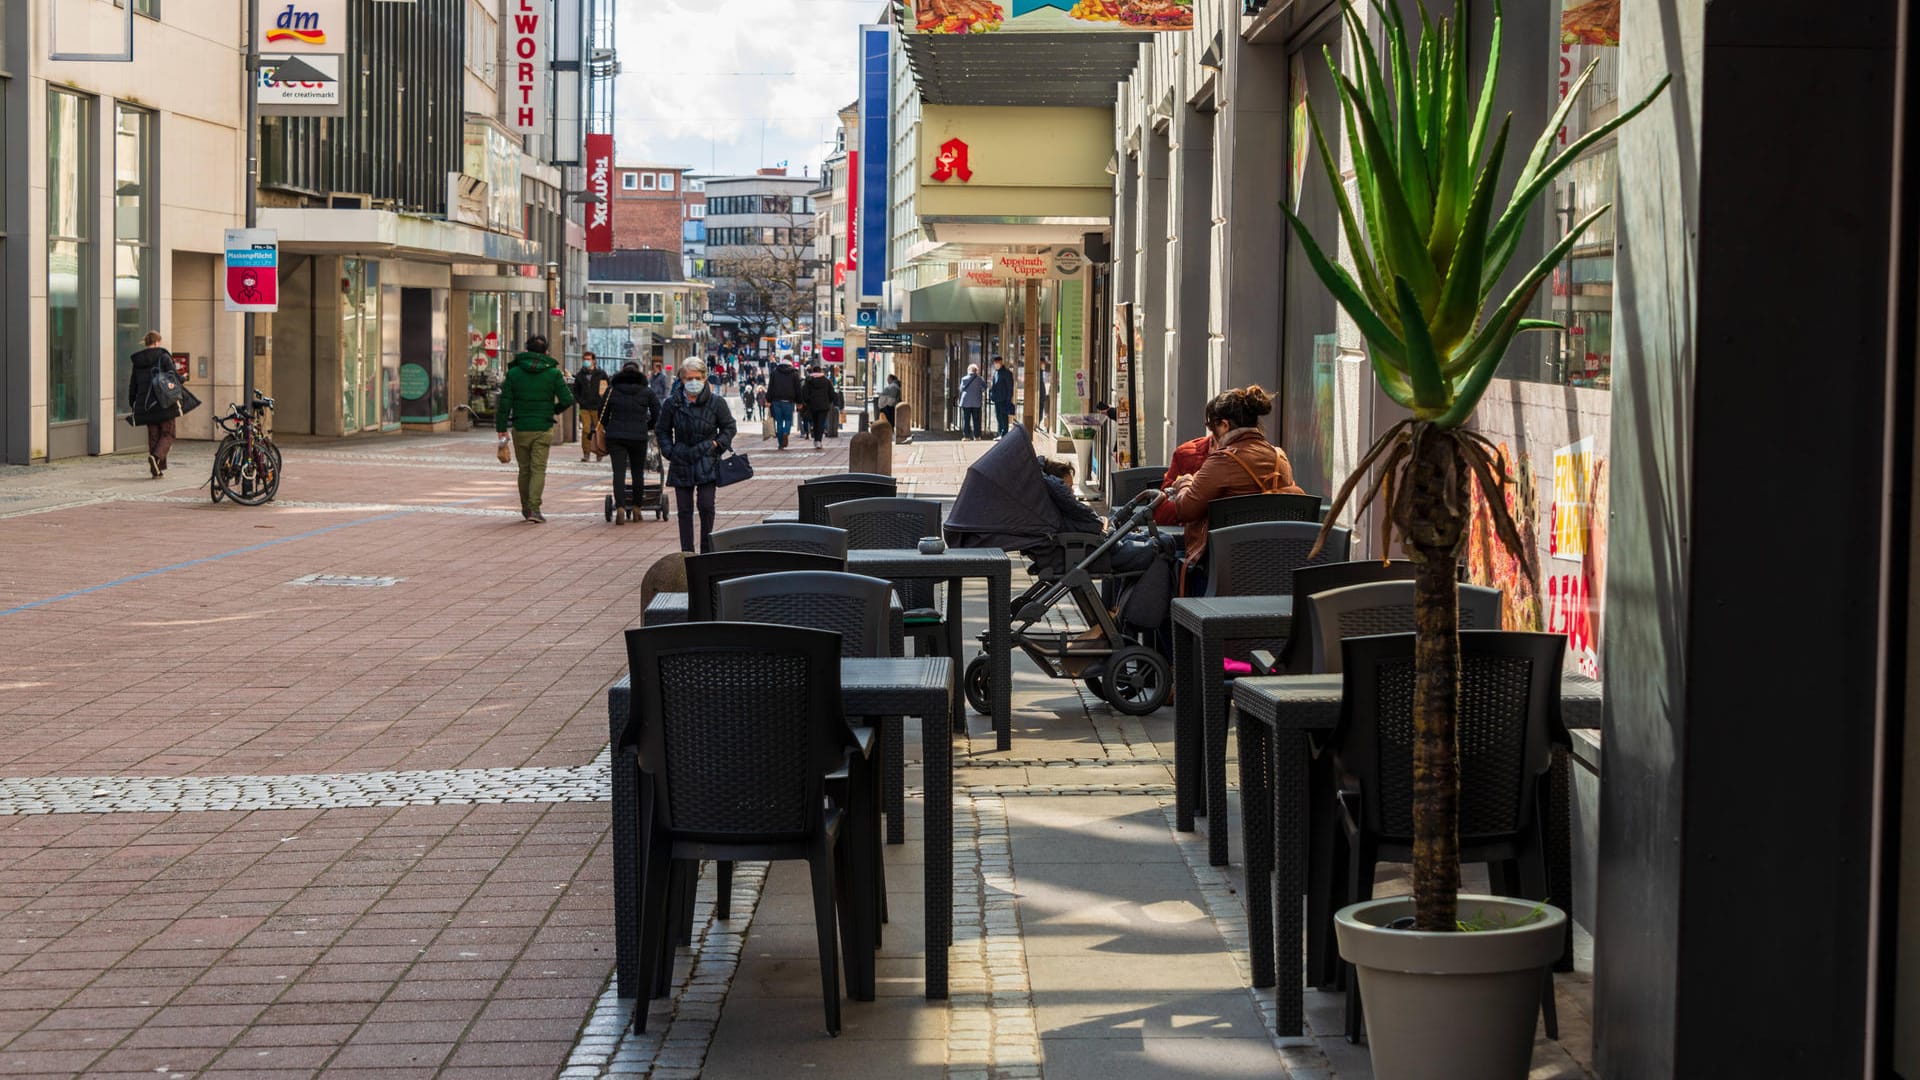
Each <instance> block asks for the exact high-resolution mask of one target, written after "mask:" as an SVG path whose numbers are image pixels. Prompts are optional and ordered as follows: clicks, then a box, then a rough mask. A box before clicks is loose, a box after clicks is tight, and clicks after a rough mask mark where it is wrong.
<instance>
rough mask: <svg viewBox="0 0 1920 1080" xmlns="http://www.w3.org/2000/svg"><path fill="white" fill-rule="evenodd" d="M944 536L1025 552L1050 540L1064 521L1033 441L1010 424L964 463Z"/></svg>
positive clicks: (973, 544)
mask: <svg viewBox="0 0 1920 1080" xmlns="http://www.w3.org/2000/svg"><path fill="white" fill-rule="evenodd" d="M946 531H947V540H948V542H949V543H951V544H953V545H954V546H955V547H997V548H1005V549H1006V550H1009V551H1029V550H1030V549H1034V548H1044V547H1046V546H1048V545H1051V544H1052V543H1053V537H1054V534H1056V533H1060V532H1065V531H1066V523H1065V522H1064V521H1063V520H1062V519H1061V516H1060V511H1059V510H1057V509H1055V507H1054V505H1053V500H1052V499H1051V498H1049V497H1048V496H1047V489H1046V483H1045V481H1044V480H1042V479H1041V473H1040V460H1039V458H1037V457H1035V456H1034V453H1033V440H1032V439H1031V438H1029V437H1028V436H1027V432H1026V429H1025V428H1023V427H1021V426H1020V425H1019V424H1015V425H1013V426H1012V427H1010V428H1008V429H1007V433H1006V434H1005V435H1004V436H1002V437H1001V438H1000V441H999V442H997V443H995V444H994V445H993V448H992V449H990V450H988V451H987V452H986V453H984V454H982V455H980V460H978V461H976V462H974V463H973V464H972V465H970V466H968V467H967V478H966V479H965V480H963V481H961V484H960V494H959V495H957V496H955V498H954V500H953V509H952V510H951V511H949V512H948V514H947V530H946Z"/></svg>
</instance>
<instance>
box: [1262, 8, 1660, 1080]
mask: <svg viewBox="0 0 1920 1080" xmlns="http://www.w3.org/2000/svg"><path fill="white" fill-rule="evenodd" d="M1375 9H1376V11H1378V12H1379V14H1380V18H1381V22H1382V24H1383V28H1384V37H1385V42H1384V52H1385V56H1384V57H1383V56H1382V55H1380V51H1381V50H1380V49H1377V48H1376V46H1375V45H1374V43H1373V42H1372V41H1371V40H1370V39H1369V37H1368V35H1367V32H1366V28H1365V26H1364V25H1362V23H1361V21H1360V18H1359V16H1358V15H1357V14H1355V12H1354V10H1353V8H1352V7H1351V6H1350V5H1349V6H1347V7H1346V11H1345V17H1346V22H1347V29H1348V32H1349V33H1350V34H1351V35H1352V36H1353V43H1354V45H1355V50H1354V51H1355V53H1356V56H1357V61H1358V62H1357V64H1356V65H1355V70H1354V72H1353V73H1352V75H1351V76H1348V75H1347V74H1344V73H1342V72H1341V70H1340V66H1339V64H1338V62H1337V61H1336V60H1335V59H1334V57H1333V55H1332V53H1331V52H1330V51H1329V52H1328V54H1327V63H1328V64H1329V65H1330V66H1332V68H1333V74H1334V78H1335V80H1336V84H1337V85H1338V87H1339V90H1340V106H1341V109H1342V112H1343V114H1344V115H1345V117H1346V121H1347V130H1348V131H1349V132H1350V133H1351V140H1352V154H1353V165H1354V172H1355V174H1356V180H1357V189H1358V205H1355V203H1354V202H1353V201H1352V200H1350V199H1349V197H1348V194H1347V189H1346V187H1345V186H1344V185H1343V184H1342V183H1341V177H1340V173H1339V166H1338V163H1337V162H1338V159H1336V158H1335V157H1334V156H1333V153H1332V150H1331V148H1330V146H1329V145H1328V142H1327V138H1326V133H1325V131H1324V130H1323V128H1322V126H1321V124H1320V120H1319V117H1318V116H1317V115H1316V114H1315V113H1314V112H1313V111H1309V113H1308V116H1309V121H1310V126H1311V130H1312V134H1313V139H1314V143H1315V146H1316V148H1317V150H1318V153H1319V156H1320V161H1321V164H1322V166H1323V167H1324V170H1325V174H1326V180H1327V184H1328V186H1329V187H1330V189H1331V191H1332V194H1333V196H1334V199H1335V202H1336V204H1337V206H1338V208H1339V215H1340V225H1341V229H1342V231H1343V234H1344V236H1345V239H1346V246H1347V254H1348V255H1349V256H1350V260H1349V264H1350V268H1349V266H1343V265H1341V264H1340V263H1338V262H1336V261H1335V260H1334V259H1332V258H1329V257H1328V255H1327V249H1326V247H1325V246H1323V245H1322V244H1320V243H1318V242H1316V240H1315V238H1314V236H1313V235H1312V232H1311V231H1310V230H1309V229H1308V228H1307V227H1306V224H1305V223H1304V222H1302V221H1301V220H1300V219H1299V218H1298V217H1297V216H1295V215H1294V213H1293V211H1292V210H1291V208H1286V207H1284V206H1283V209H1285V210H1286V213H1287V216H1288V218H1289V219H1290V220H1291V221H1292V223H1293V229H1294V233H1295V235H1296V236H1297V237H1298V238H1299V240H1300V242H1301V246H1302V248H1303V249H1304V250H1305V252H1306V258H1307V261H1308V262H1309V263H1310V264H1311V265H1312V267H1313V270H1314V272H1315V274H1317V275H1318V276H1319V278H1320V279H1321V281H1322V282H1323V283H1324V284H1325V285H1326V287H1327V289H1328V290H1329V291H1330V292H1331V293H1332V294H1333V296H1334V298H1335V300H1336V301H1337V302H1338V303H1339V304H1340V306H1341V307H1342V308H1343V309H1345V311H1346V312H1347V314H1348V315H1349V316H1351V317H1352V319H1353V321H1354V323H1355V324H1356V325H1357V326H1358V328H1359V330H1360V333H1361V334H1362V335H1363V336H1364V337H1365V339H1366V342H1367V345H1368V350H1367V351H1368V357H1369V359H1370V361H1371V364H1372V368H1373V372H1374V376H1375V377H1376V379H1377V380H1378V381H1379V383H1380V386H1381V389H1382V390H1383V391H1384V392H1385V393H1386V395H1387V396H1388V397H1390V398H1392V399H1393V400H1394V401H1395V402H1397V403H1399V404H1400V405H1402V406H1404V407H1405V408H1406V409H1407V410H1408V411H1409V412H1410V413H1411V414H1412V415H1411V416H1409V417H1407V418H1406V419H1404V420H1401V421H1400V422H1398V423H1396V424H1394V425H1393V426H1392V427H1391V428H1389V429H1388V430H1387V432H1386V433H1385V434H1384V435H1383V436H1382V437H1381V438H1380V439H1379V440H1378V441H1377V442H1376V443H1374V445H1373V446H1372V447H1371V448H1370V449H1369V450H1368V451H1367V453H1366V454H1365V455H1364V456H1363V457H1362V458H1361V460H1360V462H1359V464H1358V466H1357V467H1356V468H1355V470H1354V472H1353V475H1351V476H1350V477H1348V478H1347V480H1346V482H1345V484H1344V485H1343V486H1342V487H1341V489H1340V492H1339V494H1338V495H1337V496H1336V498H1335V499H1334V505H1333V512H1332V513H1330V514H1329V515H1328V517H1327V521H1328V524H1329V527H1331V525H1332V523H1333V522H1334V521H1336V520H1337V519H1338V517H1339V515H1340V512H1341V510H1342V509H1344V508H1345V506H1346V505H1347V502H1348V500H1349V499H1350V498H1352V497H1353V496H1354V494H1355V492H1356V490H1358V489H1361V488H1362V487H1363V485H1364V488H1365V496H1364V499H1363V500H1362V502H1361V508H1362V509H1365V507H1366V506H1367V505H1369V504H1371V503H1372V502H1373V501H1374V500H1375V499H1376V498H1377V499H1379V500H1380V501H1381V502H1382V505H1383V509H1384V515H1385V517H1386V525H1385V527H1384V533H1385V538H1384V540H1383V543H1385V544H1386V545H1388V546H1391V544H1392V541H1393V536H1394V535H1395V533H1396V532H1397V534H1398V535H1399V536H1400V537H1401V538H1402V541H1403V544H1404V546H1405V548H1406V552H1407V555H1408V557H1409V558H1410V559H1411V560H1412V561H1413V562H1414V564H1415V579H1414V595H1415V601H1414V603H1415V616H1414V618H1415V646H1414V648H1415V661H1414V663H1415V688H1414V701H1413V723H1414V740H1415V749H1414V760H1413V775H1414V801H1415V806H1414V834H1415V844H1414V862H1413V881H1414V893H1413V896H1412V897H1411V898H1407V897H1395V898H1389V899H1386V900H1379V901H1373V902H1370V903H1365V904H1356V905H1354V906H1352V907H1349V908H1346V909H1345V910H1343V911H1341V912H1340V913H1339V915H1338V916H1337V922H1336V929H1337V934H1338V936H1339V940H1340V949H1341V953H1342V955H1343V956H1345V957H1346V958H1347V959H1348V960H1349V961H1351V962H1353V963H1354V964H1355V965H1356V967H1358V969H1359V971H1360V985H1361V988H1362V994H1363V997H1364V999H1365V1000H1366V1002H1367V1016H1368V1028H1369V1032H1370V1035H1369V1043H1370V1049H1371V1052H1372V1055H1373V1059H1374V1067H1375V1071H1376V1073H1377V1075H1379V1076H1380V1077H1382V1078H1383V1080H1393V1078H1398V1077H1410V1076H1419V1077H1425V1078H1439V1077H1455V1076H1458V1077H1463V1078H1464V1077H1472V1078H1475V1080H1500V1078H1502V1077H1524V1076H1526V1075H1527V1070H1528V1060H1529V1057H1530V1055H1531V1047H1532V1042H1533V1030H1534V1014H1535V1012H1536V1011H1537V1010H1538V1009H1539V1007H1540V996H1539V995H1540V991H1541V987H1542V985H1543V979H1542V977H1541V971H1542V969H1543V968H1544V967H1545V966H1546V965H1547V964H1549V963H1551V962H1552V960H1553V958H1554V957H1555V956H1557V955H1558V954H1559V952H1560V945H1561V941H1562V935H1563V933H1564V920H1565V915H1564V913H1562V912H1560V911H1558V910H1556V909H1553V908H1550V907H1547V906H1546V905H1542V904H1535V903H1532V902H1523V901H1514V900H1502V899H1499V898H1494V897H1473V898H1469V900H1470V905H1469V910H1467V911H1466V912H1464V914H1465V916H1466V918H1465V919H1464V920H1463V919H1462V915H1463V912H1462V910H1461V905H1460V899H1461V898H1460V896H1459V892H1460V859H1459V839H1458V831H1459V829H1458V825H1459V790H1460V778H1459V757H1458V752H1457V744H1456V735H1455V723H1456V719H1457V716H1458V697H1459V690H1460V686H1459V683H1460V647H1459V637H1458V632H1459V593H1458V586H1457V584H1456V582H1457V574H1456V569H1455V568H1456V566H1457V565H1458V562H1459V557H1460V552H1461V549H1462V545H1463V544H1464V542H1465V540H1466V538H1467V532H1468V521H1469V513H1470V512H1469V506H1470V503H1471V500H1470V495H1471V493H1472V486H1473V485H1474V484H1476V483H1477V484H1478V485H1479V486H1480V490H1481V492H1482V493H1483V494H1484V495H1485V496H1486V502H1487V506H1488V508H1489V510H1490V511H1491V514H1492V519H1493V525H1494V529H1495V531H1496V533H1497V534H1498V538H1499V541H1500V543H1502V544H1503V545H1504V546H1505V547H1506V548H1507V549H1508V550H1509V551H1511V552H1512V553H1513V554H1514V555H1515V556H1516V557H1517V558H1519V559H1520V560H1521V561H1522V563H1523V564H1524V565H1526V566H1527V567H1528V569H1529V573H1531V572H1532V564H1533V561H1534V553H1533V552H1532V550H1531V549H1529V548H1528V547H1527V545H1525V544H1524V543H1523V542H1522V541H1521V539H1520V533H1519V530H1518V529H1517V528H1515V526H1514V522H1513V520H1512V518H1511V516H1510V515H1509V513H1508V510H1507V500H1506V485H1507V484H1509V483H1511V482H1512V481H1511V478H1510V477H1508V476H1507V475H1506V472H1505V463H1504V462H1503V461H1502V460H1501V459H1500V456H1499V453H1498V451H1497V450H1495V448H1494V447H1493V445H1492V444H1491V443H1490V442H1489V441H1488V440H1487V439H1486V438H1485V437H1483V436H1481V435H1479V434H1477V433H1475V432H1473V431H1470V430H1468V429H1467V427H1466V424H1467V422H1468V420H1469V419H1470V418H1471V417H1472V415H1473V410H1474V407H1475V406H1476V405H1477V404H1478V403H1479V401H1480V398H1481V396H1482V395H1483V394H1484V393H1485V392H1486V389H1487V386H1488V384H1489V383H1490V382H1491V381H1492V380H1493V376H1494V372H1495V370H1496V369H1497V368H1498V367H1499V365H1500V361H1501V359H1502V358H1503V357H1504V356H1505V354H1506V350H1507V347H1508V346H1509V345H1510V344H1511V343H1512V342H1513V339H1514V337H1515V336H1516V335H1518V334H1520V333H1523V332H1526V331H1531V330H1560V329H1561V327H1560V326H1559V325H1558V324H1555V323H1552V322H1547V321H1543V320H1538V319H1530V318H1527V317H1526V311H1527V308H1528V306H1529V305H1530V304H1531V303H1532V301H1533V298H1534V295H1535V293H1536V292H1537V291H1538V290H1539V288H1540V286H1541V284H1542V283H1543V282H1545V281H1546V280H1547V277H1548V275H1549V274H1550V273H1552V271H1553V268H1554V267H1555V266H1557V265H1558V264H1559V262H1560V260H1561V259H1563V258H1565V257H1566V255H1567V253H1568V252H1569V251H1571V250H1572V249H1573V247H1574V245H1575V244H1576V243H1578V242H1579V240H1580V237H1581V235H1582V234H1583V233H1585V232H1586V230H1587V229H1588V227H1589V226H1591V225H1592V224H1593V223H1594V221H1595V220H1596V219H1597V218H1599V217H1600V215H1601V214H1604V213H1606V212H1607V211H1608V210H1609V209H1610V207H1608V206H1602V207H1601V208H1599V209H1598V210H1595V211H1594V212H1593V213H1592V214H1589V215H1587V216H1586V217H1585V218H1583V219H1581V220H1580V221H1579V222H1577V223H1575V224H1574V226H1573V228H1572V229H1570V230H1569V231H1568V233H1567V235H1566V237H1565V238H1564V239H1562V240H1561V241H1560V242H1559V243H1558V244H1556V245H1555V246H1554V247H1553V249H1552V250H1550V251H1548V252H1547V253H1546V256H1545V257H1544V258H1542V259H1541V260H1540V261H1539V262H1538V263H1537V264H1535V265H1534V266H1533V267H1532V268H1531V269H1530V270H1528V271H1527V272H1526V273H1525V274H1524V275H1522V276H1521V277H1520V279H1519V281H1518V283H1517V284H1515V285H1514V286H1513V288H1512V289H1511V291H1509V292H1508V293H1507V294H1506V295H1505V297H1504V298H1501V299H1499V300H1498V301H1497V302H1496V301H1495V300H1494V297H1493V289H1494V286H1495V284H1496V283H1497V282H1498V281H1499V280H1500V279H1501V277H1502V276H1504V274H1505V273H1506V271H1507V269H1508V266H1509V264H1510V263H1511V262H1512V261H1513V259H1514V257H1515V255H1516V254H1517V252H1518V250H1519V246H1520V238H1521V233H1522V231H1523V229H1524V227H1525V225H1526V219H1527V214H1528V211H1529V210H1530V209H1531V208H1532V207H1533V205H1534V203H1535V201H1536V200H1537V199H1538V198H1539V196H1540V195H1541V194H1542V193H1543V192H1545V191H1547V190H1548V189H1549V188H1550V187H1551V185H1552V183H1553V180H1554V178H1555V177H1556V176H1558V175H1559V174H1560V172H1561V171H1562V170H1563V169H1564V168H1565V167H1566V166H1567V165H1568V164H1569V163H1570V162H1572V161H1573V160H1574V159H1575V158H1576V157H1578V156H1579V154H1580V153H1581V152H1582V151H1583V150H1585V149H1586V148H1587V147H1589V146H1591V145H1593V144H1594V143H1595V142H1597V141H1599V140H1600V139H1603V138H1605V137H1606V136H1607V135H1608V134H1610V133H1611V132H1613V131H1614V130H1615V129H1616V128H1618V127H1620V126H1621V125H1622V124H1624V123H1626V122H1627V121H1629V120H1631V119H1632V118H1633V117H1634V116H1636V115H1638V114H1639V113H1640V112H1641V111H1642V110H1643V109H1645V108H1646V107H1647V106H1648V105H1650V104H1651V103H1652V102H1653V100H1654V98H1655V97H1657V96H1658V95H1659V94H1660V92H1661V91H1662V90H1664V89H1665V87H1666V80H1662V81H1661V83H1660V85H1659V86H1658V87H1656V88H1655V89H1654V91H1653V92H1652V93H1651V94H1649V95H1648V96H1647V97H1646V98H1645V99H1643V100H1642V101H1640V102H1639V103H1637V104H1635V105H1634V106H1633V107H1631V108H1628V109H1625V110H1623V111H1622V112H1621V113H1619V115H1618V116H1616V117H1615V118H1614V119H1612V120H1610V121H1608V122H1607V123H1604V124H1602V125H1600V126H1599V127H1597V128H1595V129H1594V130H1593V131H1591V132H1588V133H1587V134H1586V135H1584V136H1582V137H1581V138H1579V139H1577V140H1575V141H1574V142H1573V143H1572V144H1571V145H1569V146H1568V147H1567V148H1566V149H1565V150H1564V151H1562V152H1561V153H1560V154H1559V155H1557V156H1555V155H1554V153H1553V149H1554V143H1555V141H1556V136H1557V134H1558V132H1559V131H1560V129H1561V126H1562V124H1564V123H1565V121H1566V118H1567V113H1568V111H1569V110H1570V109H1571V108H1572V106H1573V103H1574V102H1575V100H1576V99H1578V97H1579V95H1580V92H1581V91H1582V89H1584V87H1585V86H1586V83H1587V80H1588V79H1589V78H1591V76H1592V74H1593V68H1592V67H1591V66H1589V67H1588V68H1587V70H1586V71H1585V72H1583V73H1582V74H1581V76H1580V78H1579V80H1578V81H1577V82H1575V83H1574V84H1573V85H1572V86H1571V87H1570V88H1569V90H1568V92H1567V94H1566V96H1565V98H1564V99H1563V101H1562V103H1561V106H1560V109H1559V111H1558V113H1557V114H1556V115H1555V116H1554V117H1553V119H1552V121H1551V122H1549V123H1548V125H1547V127H1546V130H1545V131H1544V132H1543V133H1542V134H1541V135H1540V137H1539V139H1538V140H1537V141H1536V142H1535V143H1534V145H1533V149H1532V151H1531V152H1530V153H1529V154H1528V155H1527V158H1526V160H1525V162H1524V164H1523V166H1522V167H1521V169H1520V172H1519V177H1518V179H1517V181H1516V182H1515V186H1514V188H1513V191H1512V193H1511V194H1510V195H1509V197H1508V199H1507V201H1506V205H1505V208H1504V209H1500V210H1498V211H1497V212H1496V208H1495V202H1496V198H1495V189H1496V187H1498V186H1500V175H1501V167H1502V165H1503V164H1504V163H1505V161H1506V157H1507V135H1508V128H1509V126H1510V125H1511V122H1512V117H1511V115H1509V116H1508V117H1507V118H1506V119H1505V120H1503V121H1502V122H1501V123H1500V125H1499V127H1498V128H1497V129H1495V128H1494V126H1493V124H1492V118H1493V101H1494V95H1495V89H1496V87H1497V85H1498V75H1499V67H1500V39H1501V16H1500V7H1499V4H1498V2H1497V0H1496V3H1495V5H1494V29H1493V44H1492V50H1491V54H1490V57H1489V60H1488V65H1487V71H1486V73H1485V76H1484V78H1483V80H1482V84H1481V88H1480V93H1479V99H1478V101H1477V103H1474V104H1472V105H1471V106H1470V103H1469V97H1468V72H1467V63H1468V61H1467V32H1466V20H1465V18H1464V16H1463V13H1461V12H1458V11H1456V14H1455V17H1454V18H1452V19H1441V20H1440V21H1439V22H1438V23H1437V24H1436V23H1435V22H1434V21H1433V20H1432V19H1431V18H1430V16H1429V15H1428V13H1427V11H1426V9H1425V6H1424V5H1422V6H1421V9H1420V26H1419V27H1418V31H1419V33H1418V36H1417V37H1415V36H1413V35H1411V34H1410V32H1409V28H1408V25H1407V22H1406V20H1405V19H1404V18H1403V17H1402V16H1401V14H1400V12H1399V10H1398V5H1397V4H1395V3H1387V4H1385V5H1384V6H1383V5H1381V4H1380V3H1379V2H1378V0H1375ZM1369 474H1371V477H1372V478H1371V481H1369V479H1368V478H1369ZM1322 535H1323V538H1324V533H1323V534H1322ZM1409 915H1411V922H1412V926H1411V928H1410V929H1398V928H1394V929H1389V928H1388V927H1389V926H1390V925H1392V926H1395V927H1398V926H1399V925H1401V924H1403V923H1404V922H1405V921H1406V920H1407V917H1408V916H1409ZM1462 930H1478V931H1480V932H1475V933H1461V932H1460V931H1462Z"/></svg>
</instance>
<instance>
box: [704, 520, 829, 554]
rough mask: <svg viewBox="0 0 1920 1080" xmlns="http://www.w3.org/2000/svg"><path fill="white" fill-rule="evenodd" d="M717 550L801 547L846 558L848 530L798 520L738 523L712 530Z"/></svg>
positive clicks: (806, 550) (802, 549)
mask: <svg viewBox="0 0 1920 1080" xmlns="http://www.w3.org/2000/svg"><path fill="white" fill-rule="evenodd" d="M713 550H715V551H799V552H804V553H806V554H809V555H826V556H830V557H832V558H835V559H841V560H845V559H846V557H847V533H846V530H844V529H836V528H833V527H832V526H829V525H805V524H802V523H800V522H798V521H768V522H763V523H761V524H759V525H738V526H735V527H734V528H731V529H721V530H720V531H719V532H716V533H714V534H713Z"/></svg>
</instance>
